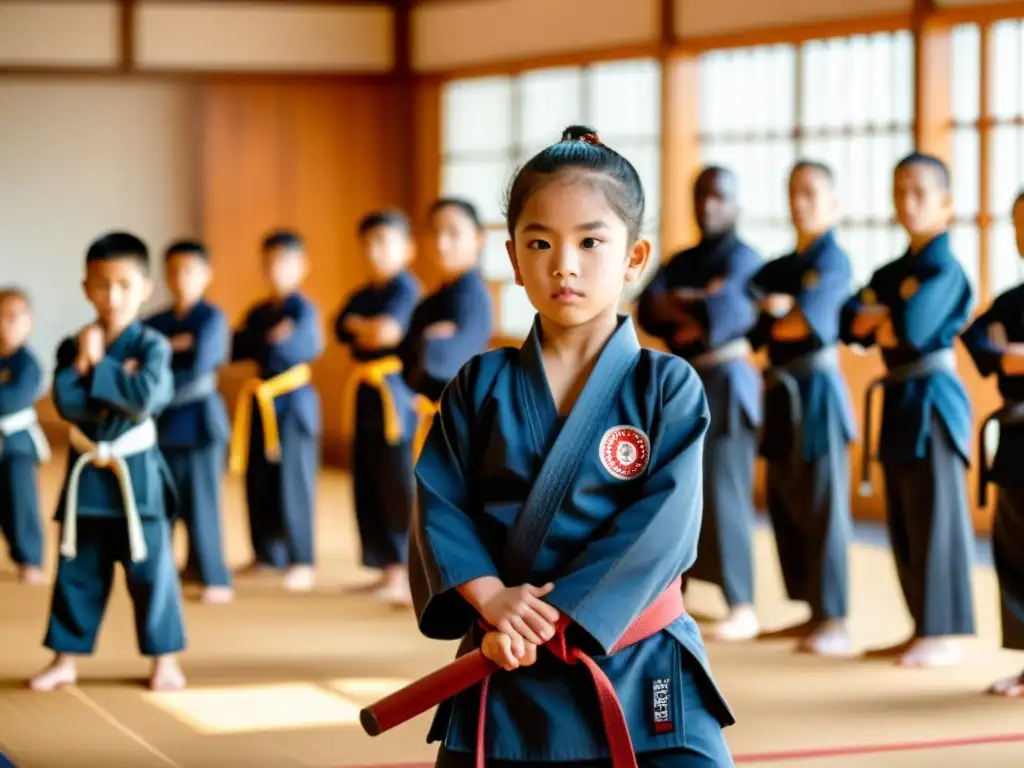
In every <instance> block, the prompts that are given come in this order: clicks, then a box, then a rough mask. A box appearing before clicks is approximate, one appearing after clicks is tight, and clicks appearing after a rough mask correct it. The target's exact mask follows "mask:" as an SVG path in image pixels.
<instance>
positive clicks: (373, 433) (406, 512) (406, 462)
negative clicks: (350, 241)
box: [335, 272, 421, 569]
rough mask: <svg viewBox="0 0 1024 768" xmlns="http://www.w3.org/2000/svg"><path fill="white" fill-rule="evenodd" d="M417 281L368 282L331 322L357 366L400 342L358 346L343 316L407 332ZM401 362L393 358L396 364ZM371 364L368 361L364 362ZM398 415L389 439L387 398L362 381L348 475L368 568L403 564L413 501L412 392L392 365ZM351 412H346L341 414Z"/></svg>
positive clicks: (391, 351) (388, 381) (390, 385)
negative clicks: (384, 320) (382, 320)
mask: <svg viewBox="0 0 1024 768" xmlns="http://www.w3.org/2000/svg"><path fill="white" fill-rule="evenodd" d="M420 290H421V289H420V284H419V281H418V280H417V279H416V277H415V276H414V275H413V274H412V273H411V272H401V273H400V274H398V275H397V276H395V277H394V278H393V279H391V280H389V281H388V282H387V283H386V284H383V285H372V284H371V285H368V286H366V287H364V288H362V289H360V290H359V291H357V292H356V293H355V294H353V295H352V297H351V298H350V299H349V300H348V302H346V304H345V306H344V307H343V308H342V310H341V312H340V313H339V314H338V319H337V322H336V323H335V335H336V336H337V338H338V341H339V342H341V343H342V344H345V345H347V346H348V347H350V349H351V350H352V357H353V358H354V359H355V360H356V363H357V365H359V364H364V363H368V364H370V366H372V365H373V364H374V363H375V362H379V361H387V360H390V359H392V358H395V357H396V356H397V354H398V346H395V347H393V348H381V349H361V348H360V347H359V346H358V344H357V343H356V339H355V337H353V336H352V334H350V333H349V332H348V331H347V330H345V327H344V326H345V321H346V320H347V319H348V318H349V317H350V316H352V315H356V316H359V317H382V316H387V317H389V318H391V319H392V320H394V321H395V322H397V323H398V324H399V326H400V327H401V329H402V335H403V337H404V336H405V333H406V332H407V330H408V328H409V323H410V321H411V320H412V315H413V312H414V311H415V310H416V303H417V301H419V297H420ZM398 362H400V361H397V360H396V363H398ZM367 367H369V366H367ZM383 387H386V388H387V393H388V395H389V396H390V403H391V404H393V407H394V416H396V417H397V424H398V428H399V434H398V435H397V436H396V438H395V439H394V441H389V440H388V436H387V434H386V429H385V427H386V419H385V400H384V396H383V395H382V392H381V391H380V390H379V389H378V388H376V387H374V386H371V385H370V384H367V383H362V384H360V385H359V390H358V392H357V393H356V399H355V408H356V414H355V434H354V435H353V437H354V440H355V442H354V445H353V451H352V457H353V460H352V474H353V485H354V491H355V506H356V520H357V522H358V524H359V539H360V543H361V545H362V563H363V565H365V566H366V567H367V568H378V569H379V568H385V567H387V566H390V565H397V564H402V563H405V560H406V550H407V546H406V539H407V537H408V532H409V517H410V515H411V514H412V504H413V496H414V491H413V477H412V443H413V437H414V436H415V434H416V426H417V424H416V408H415V405H414V398H415V396H416V395H415V393H414V392H413V391H412V390H411V389H410V388H409V385H408V384H407V383H406V382H405V379H404V378H403V376H402V372H401V369H400V368H399V367H398V366H397V365H396V366H395V370H394V372H393V373H389V374H387V375H386V376H385V384H384V385H383V386H382V388H383ZM345 416H346V417H349V416H350V414H345Z"/></svg>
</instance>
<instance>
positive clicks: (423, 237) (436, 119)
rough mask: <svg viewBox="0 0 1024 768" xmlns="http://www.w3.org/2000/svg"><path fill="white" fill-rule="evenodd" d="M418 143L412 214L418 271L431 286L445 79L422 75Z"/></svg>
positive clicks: (417, 99) (418, 96)
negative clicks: (432, 213) (432, 214)
mask: <svg viewBox="0 0 1024 768" xmlns="http://www.w3.org/2000/svg"><path fill="white" fill-rule="evenodd" d="M415 116H416V117H415V120H416V131H415V147H414V167H413V170H412V174H413V195H412V205H413V209H412V210H411V211H409V216H410V218H411V219H412V221H413V223H414V225H415V226H416V231H417V238H416V250H417V257H416V261H415V262H414V265H413V267H414V269H415V271H416V274H417V275H419V277H420V279H421V280H422V281H423V282H424V285H425V287H427V288H428V289H429V288H431V287H433V286H434V285H436V284H437V281H438V278H439V275H438V273H437V272H436V270H434V269H433V267H432V266H431V264H430V261H429V259H430V248H431V244H430V236H429V231H428V225H429V220H428V217H427V209H428V208H430V205H431V204H432V203H433V202H434V200H436V199H437V197H438V192H439V190H440V189H441V83H440V82H439V81H437V80H434V79H431V78H421V79H419V80H417V82H416V85H415Z"/></svg>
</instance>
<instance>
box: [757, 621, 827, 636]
mask: <svg viewBox="0 0 1024 768" xmlns="http://www.w3.org/2000/svg"><path fill="white" fill-rule="evenodd" d="M817 626H818V622H816V621H814V619H808V620H807V621H805V622H804V623H802V624H794V625H793V626H791V627H783V628H782V629H773V630H771V631H769V632H762V633H761V634H759V635H758V636H757V639H758V640H803V639H804V638H805V637H808V636H809V635H810V634H811V633H812V632H814V630H815V629H816V628H817Z"/></svg>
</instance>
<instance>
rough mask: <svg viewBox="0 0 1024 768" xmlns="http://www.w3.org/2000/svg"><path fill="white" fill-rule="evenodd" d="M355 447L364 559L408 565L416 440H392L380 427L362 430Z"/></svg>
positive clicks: (375, 564) (379, 563)
mask: <svg viewBox="0 0 1024 768" xmlns="http://www.w3.org/2000/svg"><path fill="white" fill-rule="evenodd" d="M352 453H353V463H352V466H353V473H352V474H353V486H354V491H355V506H356V521H357V523H358V524H359V540H360V544H361V546H362V562H363V565H365V566H366V567H367V568H378V569H380V568H386V567H387V566H389V565H402V564H404V563H405V562H406V558H407V540H408V534H409V519H410V517H411V515H412V505H413V495H414V490H413V474H412V441H411V440H405V441H403V442H401V443H398V444H397V445H388V443H387V441H386V440H385V439H384V436H383V435H382V434H380V433H377V432H370V431H367V432H360V433H357V435H356V442H355V444H354V445H353V452H352Z"/></svg>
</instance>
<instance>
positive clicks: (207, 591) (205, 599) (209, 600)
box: [199, 586, 235, 605]
mask: <svg viewBox="0 0 1024 768" xmlns="http://www.w3.org/2000/svg"><path fill="white" fill-rule="evenodd" d="M234 599H235V590H233V589H232V588H231V587H224V586H220V587H205V588H204V589H203V594H202V595H201V596H200V598H199V602H201V603H205V604H207V605H227V604H228V603H230V602H233V601H234Z"/></svg>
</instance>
